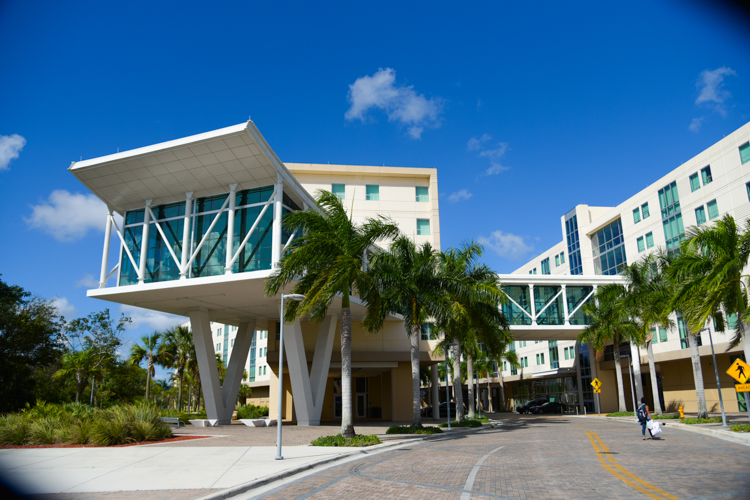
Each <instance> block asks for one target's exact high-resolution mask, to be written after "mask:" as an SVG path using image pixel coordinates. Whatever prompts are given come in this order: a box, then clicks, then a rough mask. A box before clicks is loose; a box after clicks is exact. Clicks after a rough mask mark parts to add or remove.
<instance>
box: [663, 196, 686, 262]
mask: <svg viewBox="0 0 750 500" xmlns="http://www.w3.org/2000/svg"><path fill="white" fill-rule="evenodd" d="M659 206H660V207H661V218H662V226H663V227H664V239H665V240H666V242H667V251H668V252H674V251H677V250H679V248H680V243H681V242H682V241H683V240H684V239H685V228H684V227H683V225H682V212H681V210H680V197H679V194H678V193H677V183H676V182H672V183H671V184H669V185H667V186H664V187H663V188H662V189H660V190H659Z"/></svg>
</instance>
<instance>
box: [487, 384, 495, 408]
mask: <svg viewBox="0 0 750 500" xmlns="http://www.w3.org/2000/svg"><path fill="white" fill-rule="evenodd" d="M487 406H488V408H487V409H488V410H489V411H490V413H494V412H495V405H494V404H493V403H492V377H489V376H488V377H487Z"/></svg>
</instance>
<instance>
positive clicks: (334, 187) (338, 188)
mask: <svg viewBox="0 0 750 500" xmlns="http://www.w3.org/2000/svg"><path fill="white" fill-rule="evenodd" d="M331 193H333V194H335V195H336V196H338V197H339V199H340V200H344V199H346V185H345V184H331Z"/></svg>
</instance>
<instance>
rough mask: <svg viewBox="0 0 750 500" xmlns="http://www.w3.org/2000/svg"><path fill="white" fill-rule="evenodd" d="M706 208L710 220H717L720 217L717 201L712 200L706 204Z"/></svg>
mask: <svg viewBox="0 0 750 500" xmlns="http://www.w3.org/2000/svg"><path fill="white" fill-rule="evenodd" d="M706 208H708V218H709V219H715V218H717V217H718V216H719V207H718V206H717V205H716V200H711V201H709V202H708V203H706Z"/></svg>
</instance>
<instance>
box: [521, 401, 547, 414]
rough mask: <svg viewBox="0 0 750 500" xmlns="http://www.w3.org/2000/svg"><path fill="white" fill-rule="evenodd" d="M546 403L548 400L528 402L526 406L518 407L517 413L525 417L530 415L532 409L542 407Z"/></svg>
mask: <svg viewBox="0 0 750 500" xmlns="http://www.w3.org/2000/svg"><path fill="white" fill-rule="evenodd" d="M546 402H547V400H546V399H532V400H531V401H527V402H526V404H523V405H521V406H517V407H516V411H517V412H518V413H520V414H521V415H523V414H524V413H529V412H530V411H531V408H532V407H534V406H542V405H543V404H544V403H546Z"/></svg>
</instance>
